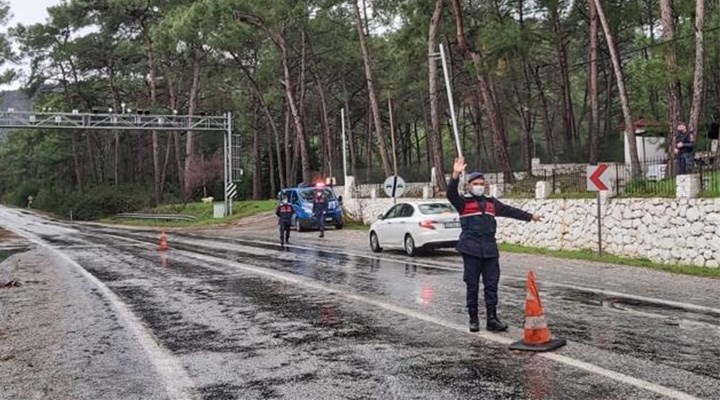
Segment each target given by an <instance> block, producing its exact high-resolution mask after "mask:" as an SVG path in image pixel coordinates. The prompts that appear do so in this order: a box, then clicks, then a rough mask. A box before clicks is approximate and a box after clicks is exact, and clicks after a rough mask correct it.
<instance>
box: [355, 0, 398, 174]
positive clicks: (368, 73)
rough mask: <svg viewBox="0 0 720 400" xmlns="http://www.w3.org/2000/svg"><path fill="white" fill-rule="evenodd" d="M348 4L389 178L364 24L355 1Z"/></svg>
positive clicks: (379, 147)
mask: <svg viewBox="0 0 720 400" xmlns="http://www.w3.org/2000/svg"><path fill="white" fill-rule="evenodd" d="M350 3H352V7H353V9H354V10H355V25H356V26H357V32H358V37H359V39H360V47H361V49H362V54H363V62H364V64H365V78H366V80H367V89H368V97H369V100H370V108H371V110H372V117H373V123H374V126H375V136H376V138H377V141H378V151H379V153H380V158H381V160H382V167H383V171H384V172H385V175H387V176H390V173H391V171H392V168H390V161H389V160H388V153H387V148H386V146H385V138H384V137H383V133H382V121H381V119H380V105H379V104H378V100H377V95H376V93H375V81H374V80H373V75H372V68H371V66H370V50H369V48H368V44H367V40H366V36H365V30H364V28H363V26H364V23H363V20H362V16H361V15H360V8H358V5H357V0H350Z"/></svg>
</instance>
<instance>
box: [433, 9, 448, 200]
mask: <svg viewBox="0 0 720 400" xmlns="http://www.w3.org/2000/svg"><path fill="white" fill-rule="evenodd" d="M442 11H443V0H435V11H433V15H432V20H431V21H430V33H429V35H428V83H429V86H428V87H429V91H430V130H429V131H428V138H429V139H430V153H431V156H430V159H431V165H430V166H431V167H433V168H435V182H436V183H437V187H435V188H433V189H434V190H435V191H440V192H444V191H446V190H447V182H445V178H444V177H445V171H444V168H445V167H444V164H445V163H444V160H443V146H442V137H441V134H440V115H439V112H440V111H439V108H440V96H439V93H438V75H439V71H438V61H437V59H436V57H435V53H436V52H437V41H438V31H439V30H440V21H441V18H442Z"/></svg>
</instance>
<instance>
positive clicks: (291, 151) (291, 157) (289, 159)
mask: <svg viewBox="0 0 720 400" xmlns="http://www.w3.org/2000/svg"><path fill="white" fill-rule="evenodd" d="M290 130H291V129H290V106H289V105H288V103H287V99H286V100H285V130H284V134H285V168H287V171H286V177H285V182H286V183H287V185H288V187H290V186H295V183H296V176H297V174H296V173H295V171H297V157H296V156H295V154H296V151H295V149H296V148H297V145H293V140H292V135H291V134H290Z"/></svg>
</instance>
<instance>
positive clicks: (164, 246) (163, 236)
mask: <svg viewBox="0 0 720 400" xmlns="http://www.w3.org/2000/svg"><path fill="white" fill-rule="evenodd" d="M167 249H168V243H167V235H166V234H165V231H164V230H163V231H162V233H161V234H160V251H167Z"/></svg>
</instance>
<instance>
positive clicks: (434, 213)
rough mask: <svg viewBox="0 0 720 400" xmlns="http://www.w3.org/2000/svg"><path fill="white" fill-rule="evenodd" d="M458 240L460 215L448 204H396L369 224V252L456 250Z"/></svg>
mask: <svg viewBox="0 0 720 400" xmlns="http://www.w3.org/2000/svg"><path fill="white" fill-rule="evenodd" d="M459 238H460V216H459V215H458V212H457V210H455V207H453V206H452V205H451V204H450V203H448V202H438V201H425V202H405V203H398V204H396V205H394V206H392V207H390V209H389V210H387V211H386V212H384V213H383V214H381V215H379V216H378V218H377V220H376V221H375V222H373V223H372V225H370V233H369V239H370V250H372V251H373V252H375V253H379V252H381V251H382V250H383V248H397V249H402V250H405V253H406V254H407V255H409V256H411V257H412V256H414V255H416V254H417V253H418V250H421V249H437V248H443V247H455V246H456V245H457V242H458V240H459Z"/></svg>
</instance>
